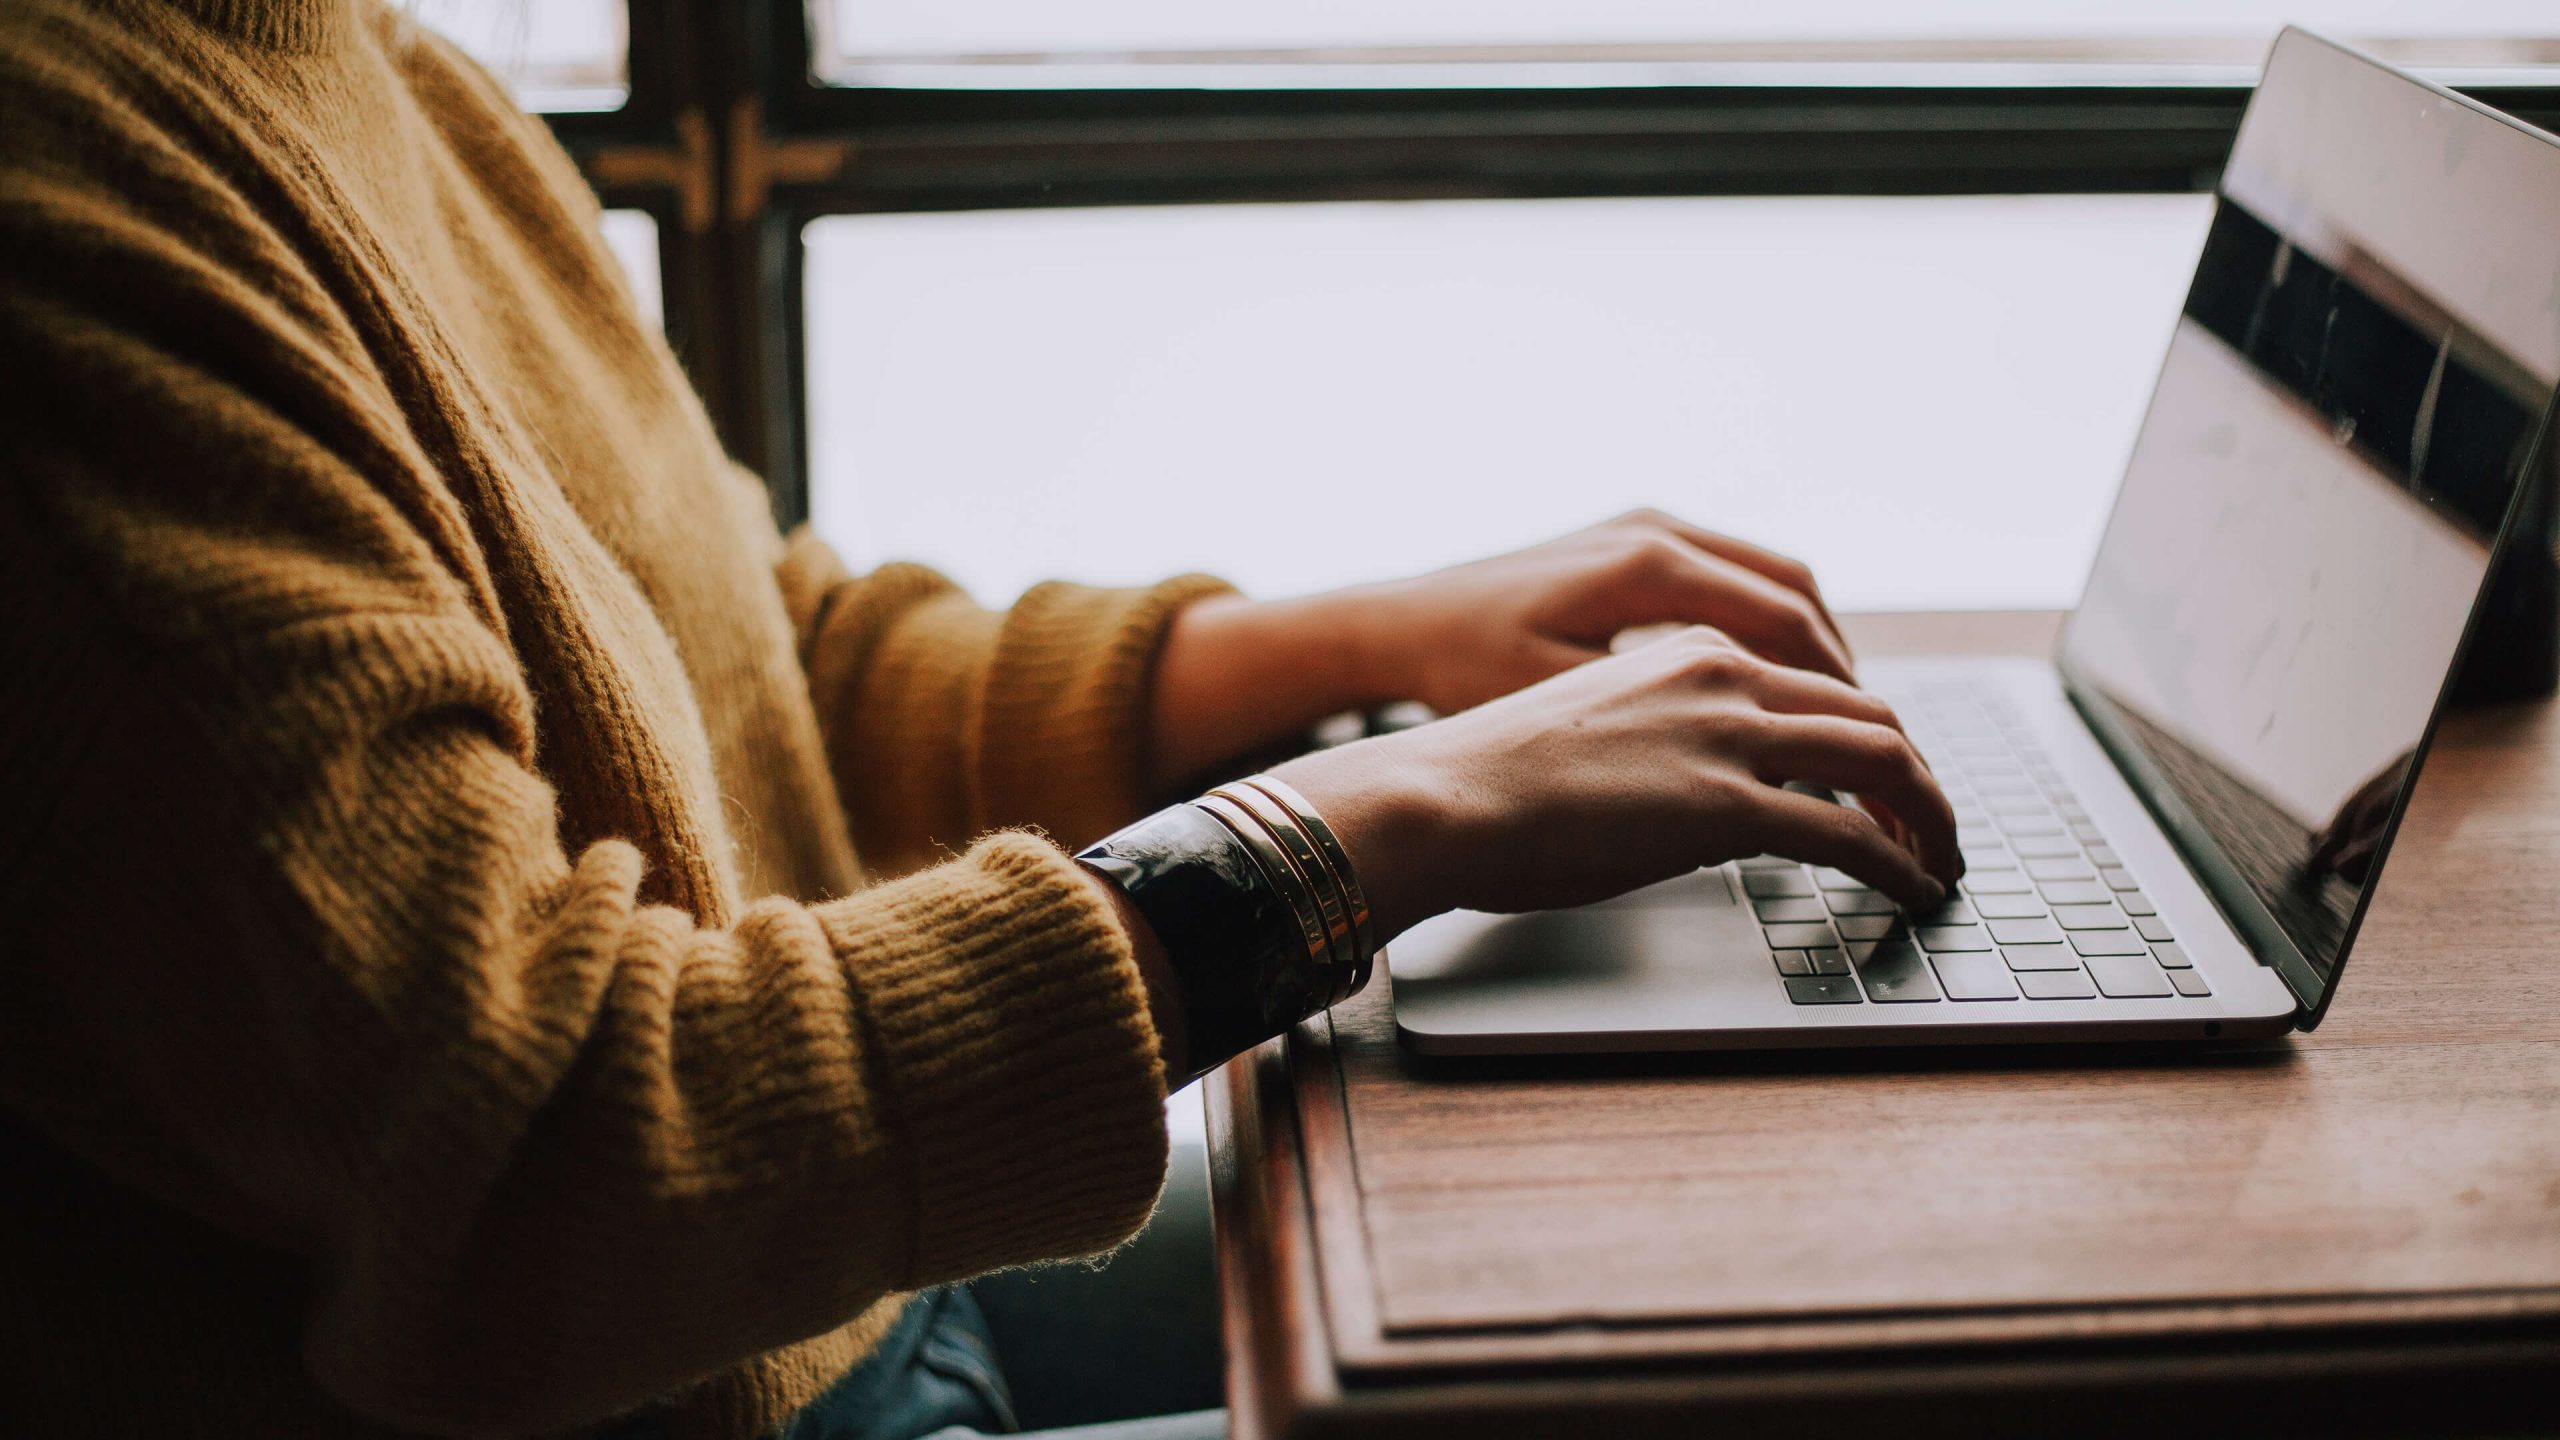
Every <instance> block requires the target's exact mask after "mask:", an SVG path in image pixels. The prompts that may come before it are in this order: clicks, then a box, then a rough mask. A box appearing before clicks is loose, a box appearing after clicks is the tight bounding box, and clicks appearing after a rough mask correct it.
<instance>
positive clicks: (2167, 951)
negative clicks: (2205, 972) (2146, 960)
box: [2151, 945, 2196, 970]
mask: <svg viewBox="0 0 2560 1440" xmlns="http://www.w3.org/2000/svg"><path fill="white" fill-rule="evenodd" d="M2151 958H2152V959H2154V960H2157V961H2159V962H2160V968H2161V969H2163V970H2184V969H2186V968H2187V967H2189V966H2191V965H2193V964H2195V963H2196V962H2194V961H2193V960H2190V959H2188V958H2187V952H2186V951H2185V950H2183V949H2181V948H2179V947H2178V946H2175V945H2154V946H2152V947H2151Z"/></svg>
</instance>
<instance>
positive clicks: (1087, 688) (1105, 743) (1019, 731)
mask: <svg viewBox="0 0 2560 1440" xmlns="http://www.w3.org/2000/svg"><path fill="white" fill-rule="evenodd" d="M1228 593H1230V587H1229V586H1228V585H1227V584H1226V582H1224V581H1222V580H1216V579H1212V578H1211V577H1209V576H1206V575H1185V576H1182V577H1180V578H1179V579H1174V580H1167V581H1165V582H1164V583H1163V584H1161V585H1153V586H1150V587H1148V588H1146V589H1144V590H1097V589H1092V588H1090V587H1087V586H1082V585H1064V584H1049V585H1041V586H1037V587H1035V588H1033V589H1032V590H1031V591H1030V592H1029V593H1027V594H1025V595H1024V596H1023V597H1022V598H1021V599H1020V600H1019V601H1017V602H1015V604H1014V607H1013V609H1012V610H1011V611H1009V612H1007V614H1006V616H1005V622H1004V630H1003V633H1002V634H1001V636H1000V637H999V638H998V640H997V642H996V655H995V662H994V665H993V667H992V668H991V669H990V671H989V674H988V676H987V690H986V709H985V712H984V718H983V720H982V721H981V724H980V733H981V735H982V736H983V737H984V739H983V741H982V749H981V752H980V757H979V768H980V775H981V793H982V794H983V795H984V796H985V797H986V800H987V804H988V807H989V809H990V811H991V812H992V813H994V814H998V815H1036V816H1038V817H1040V820H1041V823H1043V824H1045V825H1046V826H1048V827H1049V828H1050V830H1052V831H1053V832H1055V833H1056V834H1057V836H1058V837H1059V838H1060V839H1061V840H1064V841H1066V842H1067V843H1069V844H1071V845H1081V844H1084V843H1086V842H1088V841H1093V840H1098V839H1100V838H1102V836H1103V835H1105V834H1107V833H1109V832H1110V831H1111V830H1112V829H1113V828H1115V827H1116V826H1119V825H1121V824H1124V823H1126V822H1127V821H1129V820H1130V819H1132V818H1134V817H1135V816H1136V815H1138V814H1139V813H1140V812H1142V811H1144V810H1145V809H1147V808H1148V803H1149V801H1151V800H1153V799H1155V798H1157V797H1154V796H1151V795H1149V794H1148V793H1147V789H1146V764H1147V756H1148V748H1149V745H1150V743H1151V737H1150V736H1149V735H1148V733H1147V712H1148V709H1149V707H1150V705H1151V703H1152V700H1153V694H1154V690H1155V666H1156V657H1157V656H1158V655H1159V654H1160V653H1161V652H1162V651H1163V649H1164V640H1165V632H1166V631H1167V629H1169V628H1170V627H1171V626H1172V624H1173V619H1174V617H1175V616H1177V615H1179V614H1181V613H1182V610H1183V607H1185V606H1187V605H1190V604H1193V603H1195V602H1197V601H1200V600H1204V599H1207V598H1209V597H1210V596H1213V595H1223V594H1228Z"/></svg>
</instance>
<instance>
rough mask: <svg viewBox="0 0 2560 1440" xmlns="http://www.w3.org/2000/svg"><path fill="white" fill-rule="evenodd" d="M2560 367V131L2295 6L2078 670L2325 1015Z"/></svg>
mask: <svg viewBox="0 0 2560 1440" xmlns="http://www.w3.org/2000/svg"><path fill="white" fill-rule="evenodd" d="M2555 384H2560V145H2555V143H2554V142H2553V141H2552V140H2551V139H2550V137H2547V136H2543V135H2540V134H2538V133H2536V132H2533V131H2529V130H2526V129H2524V128H2522V127H2519V126H2517V125H2515V124H2513V123H2512V122H2509V121H2506V120H2503V119H2501V118H2499V117H2497V116H2494V115H2492V114H2490V113H2488V112H2486V111H2483V110H2480V109H2478V108H2475V107H2473V106H2470V105H2468V104H2466V103H2464V102H2462V101H2459V100H2456V99H2454V98H2452V97H2451V96H2448V95H2444V94H2442V93H2441V92H2437V91H2434V90H2431V89H2429V88H2428V87H2426V86H2423V85H2420V84H2418V83H2417V82H2415V81H2412V80H2409V79H2407V78H2405V77H2402V76H2399V75H2396V74H2394V73H2392V72H2391V71H2389V70H2386V69H2384V68H2382V67H2381V66H2378V65H2375V64H2373V63H2371V62H2369V61H2366V60H2364V59H2362V58H2360V57H2357V56H2355V55H2353V54H2351V53H2349V52H2347V51H2344V50H2341V49H2338V48H2336V47H2334V46H2332V45H2329V44H2328V43H2327V42H2325V41H2321V40H2319V39H2317V38H2315V37H2312V36H2309V35H2306V34H2302V33H2300V32H2293V31H2288V32H2287V33H2286V34H2285V35H2284V37H2283V38H2282V39H2280V40H2279V41H2278V42H2277V44H2276V48H2275V51H2274V53H2273V54H2272V55H2271V56H2270V58H2269V60H2268V65H2267V73H2266V77H2265V80H2264V82H2263V83H2262V84H2261V86H2260V88H2259V90H2258V92H2257V94H2256V96H2255V97H2254V98H2253V100H2252V101H2251V103H2250V106H2249V111H2248V114H2247V117H2246V118H2245V119H2244V120H2243V121H2242V124H2241V128H2240V133H2239V138H2238V141H2237V143H2236V145H2235V147H2234V149H2233V152H2232V156H2231V161H2230V165H2229V167H2228V169H2227V170H2226V172H2225V174H2224V177H2223V182H2222V185H2221V188H2220V190H2219V192H2218V193H2217V196H2216V203H2215V213H2214V218H2213V223H2212V226H2211V228H2210V230H2209V232H2208V235H2207V238H2206V241H2205V247H2204V255H2203V258H2202V261H2201V262H2200V264H2199V266H2198V268H2197V272H2196V278H2195V284H2194V286H2193V289H2192V291H2191V292H2190V294H2189V295H2188V298H2187V304H2186V308H2185V310H2184V312H2183V313H2182V314H2181V316H2180V317H2179V320H2178V324H2177V329H2176V331H2175V334H2174V335H2173V337H2172V339H2171V341H2170V345H2169V355H2168V360H2167V362H2166V364H2165V366H2164V368H2163V369H2162V372H2161V375H2160V381H2159V386H2158V389H2157V390H2156V391H2155V392H2154V394H2153V397H2152V401H2151V409H2150V412H2149V414H2148V416H2147V417H2146V418H2145V420H2144V422H2143V426H2142V431H2141V435H2140V437H2139V438H2138V439H2137V440H2136V442H2135V446H2134V453H2133V457H2132V460H2131V462H2130V464H2129V466H2128V468H2127V471H2126V475H2125V480H2124V485H2123V489H2122V491H2121V493H2120V494H2119V496H2118V498H2117V501H2116V509H2115V512H2114V514H2113V516H2112V517H2111V518H2110V519H2109V521H2108V524H2107V530H2106V536H2105V539H2104V540H2103V541H2102V542H2101V544H2100V547H2099V553H2098V558H2097V561H2096V563H2095V565H2094V567H2093V568H2092V571H2091V574H2090V578H2089V586H2088V590H2087V593H2086V594H2085V595H2084V596H2083V598H2082V600H2081V604H2080V608H2079V609H2078V611H2077V612H2076V613H2075V614H2074V615H2073V616H2072V618H2071V622H2070V625H2069V627H2068V629H2067V630H2066V631H2065V633H2064V636H2063V642H2062V654H2061V664H2062V669H2063V672H2064V675H2065V677H2066V679H2067V680H2068V682H2069V684H2070V686H2071V690H2072V694H2073V697H2074V699H2075V700H2076V701H2077V702H2078V703H2079V705H2080V707H2081V709H2082V711H2083V713H2084V714H2086V715H2087V716H2088V718H2089V720H2090V722H2091V725H2092V727H2093V728H2094V729H2095V730H2097V732H2098V733H2099V735H2100V736H2101V738H2103V739H2104V740H2105V741H2106V742H2107V744H2108V747H2109V748H2110V749H2111V750H2112V751H2114V752H2115V755H2116V758H2117V760H2118V762H2119V763H2120V765H2121V766H2122V767H2123V769H2124V770H2125V771H2126V773H2127V774H2128V776H2129V777H2130V778H2131V779H2132V780H2133V783H2134V784H2135V786H2136V787H2137V788H2138V789H2140V790H2142V791H2143V792H2144V796H2145V799H2146V800H2147V801H2148V802H2149V803H2150V804H2151V805H2152V808H2153V809H2154V810H2155V811H2156V812H2157V813H2158V814H2159V817H2160V819H2161V820H2162V822H2163V826H2164V828H2165V829H2167V830H2168V831H2169V833H2170V835H2171V837H2172V838H2173V839H2174V840H2175V841H2176V842H2177V843H2178V845H2179V846H2180V848H2181V849H2182V850H2183V851H2184V852H2185V853H2186V855H2187V857H2188V859H2189V861H2190V862H2191V863H2192V864H2193V865H2194V866H2195V868H2196V870H2197V872H2198V874H2199V875H2200V876H2201V877H2202V878H2203V879H2204V880H2205V881H2206V883H2207V885H2208V887H2209V888H2211V889H2212V890H2213V892H2214V894H2215V898H2216V899H2217V900H2219V901H2220V902H2221V903H2222V905H2223V908H2224V909H2225V911H2226V912H2228V913H2229V914H2230V917H2231V919H2232V920H2233V922H2234V923H2235V925H2236V926H2237V927H2238V928H2239V929H2240V930H2241V932H2242V933H2243V934H2244V935H2245V936H2247V938H2248V939H2249V940H2250V942H2251V944H2252V946H2253V948H2255V949H2256V950H2257V952H2258V953H2259V954H2260V956H2262V957H2264V958H2266V959H2268V960H2269V961H2270V962H2271V963H2273V964H2275V965H2276V966H2277V968H2278V969H2279V971H2281V972H2283V973H2284V975H2285V978H2286V979H2287V981H2288V982H2289V983H2291V984H2292V986H2293V988H2294V990H2295V993H2296V994H2297V995H2299V996H2301V997H2302V998H2303V1000H2304V1003H2305V1008H2306V1010H2308V1011H2310V1012H2311V1018H2313V1019H2316V1018H2317V1012H2318V1010H2319V1009H2320V1008H2321V1007H2322V1005H2324V1004H2325V1002H2326V998H2327V993H2328V990H2329V987H2330V984H2331V982H2332V981H2333V980H2334V979H2335V977H2336V973H2337V968H2338V965H2339V962H2340V961H2341V960H2342V959H2343V958H2344V956H2345V954H2346V948H2347V944H2348V942H2349V940H2350V939H2351V938H2352V936H2353V932H2354V929H2355V926H2356V923H2357V922H2358V920H2359V919H2360V918H2361V915H2362V910H2363V902H2364V897H2365V894H2366V889H2367V887H2368V885H2369V884H2370V882H2371V880H2372V877H2373V876H2374V874H2375V872H2376V870H2377V869H2378V867H2379V865H2380V862H2381V858H2382V852H2383V849H2384V847H2385V845H2386V844H2387V842H2388V840H2389V838H2390V830H2391V827H2392V825H2393V824H2394V823H2395V822H2396V820H2397V816H2398V812H2399V802H2400V800H2401V798H2402V795H2403V792H2404V791H2405V790H2406V788H2407V786H2408V783H2409V781H2410V780H2411V778H2412V777H2413V775H2414V774H2415V770H2416V765H2417V760H2418V756H2419V754H2420V752H2421V750H2422V748H2423V745H2424V742H2425V739H2426V736H2427V734H2428V731H2429V727H2430V725H2431V722H2432V719H2433V716H2434V713H2435V710H2436V706H2437V702H2438V698H2439V696H2440V695H2441V694H2442V692H2443V690H2444V687H2445V683H2446V679H2447V676H2448V675H2449V674H2450V672H2451V671H2452V669H2453V667H2454V662H2455V660H2456V658H2457V656H2458V655H2459V653H2460V651H2461V648H2462V644H2463V639H2464V636H2465V633H2466V631H2467V630H2468V628H2469V626H2470V623H2471V617H2472V613H2473V610H2474V608H2475V607H2476V605H2477V604H2478V601H2479V599H2480V595H2481V590H2482V585H2483V582H2484V581H2485V579H2486V577H2487V574H2488V569H2489V562H2490V557H2491V552H2492V548H2493V545H2494V543H2495V541H2496V538H2497V536H2498V534H2499V533H2500V530H2501V528H2502V526H2503V525H2504V524H2505V522H2506V519H2507V517H2508V514H2509V512H2510V510H2511V509H2512V508H2514V507H2513V501H2514V499H2515V497H2516V496H2517V495H2518V494H2519V493H2520V492H2521V491H2522V490H2523V488H2524V486H2523V482H2524V480H2525V478H2526V476H2527V474H2528V472H2529V470H2531V471H2541V470H2546V469H2548V468H2549V465H2550V461H2549V459H2548V450H2549V447H2537V443H2536V442H2537V439H2538V438H2539V436H2540V433H2541V431H2542V429H2543V427H2544V426H2545V424H2546V423H2547V417H2548V415H2549V411H2550V405H2551V398H2552V392H2553V389H2554V386H2555ZM2538 453H2539V455H2540V456H2541V457H2542V458H2537V454H2538ZM2544 478H2545V480H2546V482H2547V479H2548V477H2547V476H2546V477H2544Z"/></svg>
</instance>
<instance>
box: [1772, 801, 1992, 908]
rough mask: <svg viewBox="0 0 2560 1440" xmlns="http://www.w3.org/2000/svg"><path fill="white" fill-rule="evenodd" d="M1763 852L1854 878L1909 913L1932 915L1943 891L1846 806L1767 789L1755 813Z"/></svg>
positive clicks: (1878, 829) (1872, 823)
mask: <svg viewBox="0 0 2560 1440" xmlns="http://www.w3.org/2000/svg"><path fill="white" fill-rule="evenodd" d="M1757 809H1758V819H1759V822H1760V830H1759V834H1758V835H1756V836H1754V837H1753V838H1752V841H1751V843H1753V844H1756V845H1757V846H1758V847H1759V848H1760V849H1761V850H1762V851H1764V852H1766V853H1768V854H1771V855H1784V856H1786V857H1787V858H1788V859H1790V860H1802V861H1805V862H1806V863H1808V864H1813V865H1828V866H1830V867H1831V868H1832V869H1834V870H1839V871H1843V872H1846V873H1847V874H1850V875H1854V876H1856V877H1857V878H1858V879H1859V880H1862V881H1864V882H1865V883H1867V884H1868V885H1871V886H1873V887H1875V888H1876V889H1878V890H1881V891H1883V892H1884V893H1885V894H1887V895H1890V896H1892V897H1893V898H1894V899H1895V900H1897V901H1900V902H1901V903H1902V904H1903V905H1904V906H1905V907H1906V908H1909V909H1911V910H1914V911H1926V910H1935V909H1937V908H1938V907H1939V906H1941V905H1943V904H1945V903H1946V901H1947V895H1948V893H1949V892H1948V888H1947V886H1946V885H1944V884H1943V883H1941V882H1939V881H1938V880H1936V879H1934V878H1932V877H1931V876H1930V874H1929V872H1928V871H1926V870H1924V869H1922V868H1921V865H1920V862H1919V861H1918V860H1917V859H1915V858H1914V857H1913V856H1912V854H1911V852H1910V851H1908V850H1905V849H1903V848H1902V847H1901V846H1899V845H1896V844H1895V843H1893V839H1892V837H1891V836H1888V835H1886V834H1885V833H1884V827H1882V826H1881V825H1878V824H1877V823H1876V821H1875V819H1874V817H1872V816H1869V815H1866V814H1863V813H1861V812H1859V811H1856V810H1852V809H1850V808H1849V807H1847V806H1845V805H1834V804H1831V803H1830V802H1829V801H1825V800H1816V799H1814V798H1812V797H1811V796H1806V795H1798V794H1796V793H1794V792H1793V791H1789V790H1780V789H1776V788H1774V787H1772V788H1771V789H1769V790H1768V791H1767V792H1765V794H1764V795H1763V796H1762V797H1760V802H1759V805H1758V807H1757Z"/></svg>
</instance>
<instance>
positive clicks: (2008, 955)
mask: <svg viewBox="0 0 2560 1440" xmlns="http://www.w3.org/2000/svg"><path fill="white" fill-rule="evenodd" d="M2000 958H2001V959H2003V960H2006V961H2008V962H2009V968H2010V969H2012V970H2018V971H2027V970H2077V969H2079V968H2080V954H2079V952H2078V951H2076V950H2073V949H2072V948H2071V947H2070V946H2068V945H2004V946H2002V947H2000Z"/></svg>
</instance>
